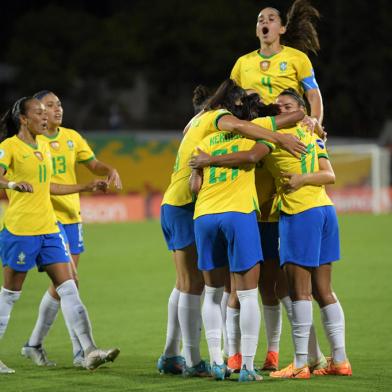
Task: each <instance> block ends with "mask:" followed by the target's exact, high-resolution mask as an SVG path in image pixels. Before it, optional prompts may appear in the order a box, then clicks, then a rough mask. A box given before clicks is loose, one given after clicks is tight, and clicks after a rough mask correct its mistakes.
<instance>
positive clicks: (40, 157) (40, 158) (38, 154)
mask: <svg viewBox="0 0 392 392" xmlns="http://www.w3.org/2000/svg"><path fill="white" fill-rule="evenodd" d="M34 155H35V156H36V157H37V158H38V159H39V160H40V161H43V160H44V157H43V155H42V152H41V151H34Z"/></svg>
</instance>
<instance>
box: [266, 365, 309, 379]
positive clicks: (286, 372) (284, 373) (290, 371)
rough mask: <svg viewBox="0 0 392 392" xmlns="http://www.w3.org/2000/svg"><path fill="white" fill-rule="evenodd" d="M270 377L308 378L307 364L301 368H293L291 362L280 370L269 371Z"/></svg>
mask: <svg viewBox="0 0 392 392" xmlns="http://www.w3.org/2000/svg"><path fill="white" fill-rule="evenodd" d="M270 377H272V378H299V379H309V378H310V370H309V367H308V366H307V365H305V366H303V367H301V368H295V367H294V364H293V363H291V364H290V365H289V366H287V367H285V368H284V369H282V370H277V371H276V372H271V373H270Z"/></svg>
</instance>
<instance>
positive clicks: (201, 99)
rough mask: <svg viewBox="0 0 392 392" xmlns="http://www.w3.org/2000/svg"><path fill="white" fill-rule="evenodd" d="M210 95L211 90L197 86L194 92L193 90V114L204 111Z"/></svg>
mask: <svg viewBox="0 0 392 392" xmlns="http://www.w3.org/2000/svg"><path fill="white" fill-rule="evenodd" d="M211 95H212V92H211V90H210V89H209V88H208V87H206V86H203V85H201V84H199V85H198V86H197V87H196V88H195V89H194V90H193V97H192V103H193V109H194V111H195V114H197V113H199V112H200V111H202V110H203V109H204V106H205V104H206V102H207V100H208V98H210V97H211Z"/></svg>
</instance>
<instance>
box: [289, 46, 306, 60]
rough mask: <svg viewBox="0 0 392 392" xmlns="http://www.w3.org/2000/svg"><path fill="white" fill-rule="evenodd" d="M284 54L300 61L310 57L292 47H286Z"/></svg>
mask: <svg viewBox="0 0 392 392" xmlns="http://www.w3.org/2000/svg"><path fill="white" fill-rule="evenodd" d="M283 54H285V55H287V56H290V57H295V58H298V59H300V60H305V59H308V56H307V55H306V53H304V52H302V51H300V50H298V49H295V48H292V47H291V46H284V49H283Z"/></svg>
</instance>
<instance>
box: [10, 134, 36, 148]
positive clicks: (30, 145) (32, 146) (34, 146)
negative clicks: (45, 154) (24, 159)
mask: <svg viewBox="0 0 392 392" xmlns="http://www.w3.org/2000/svg"><path fill="white" fill-rule="evenodd" d="M15 136H16V138H17V139H18V140H19V141H21V142H22V143H23V144H26V145H27V146H29V147H31V148H32V149H33V150H38V143H37V144H36V145H34V144H30V143H27V142H25V141H24V140H22V139H21V138H19V137H18V136H17V135H15Z"/></svg>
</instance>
